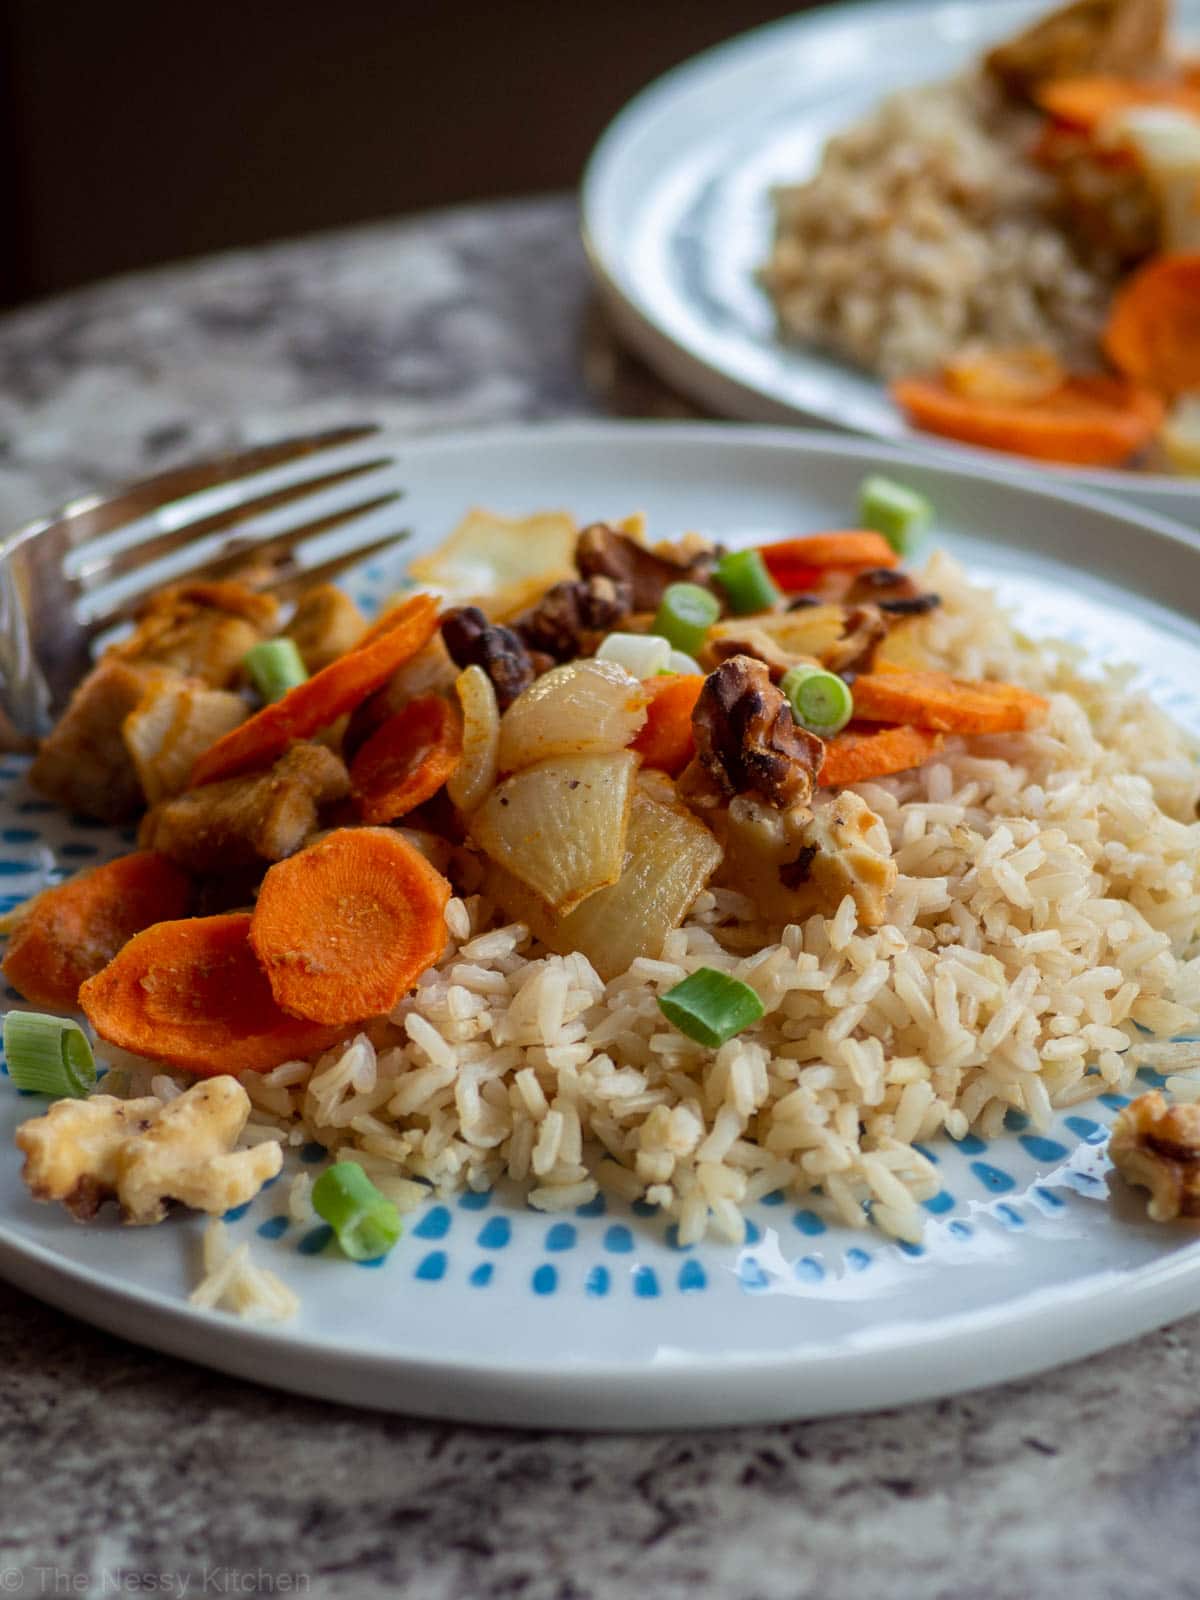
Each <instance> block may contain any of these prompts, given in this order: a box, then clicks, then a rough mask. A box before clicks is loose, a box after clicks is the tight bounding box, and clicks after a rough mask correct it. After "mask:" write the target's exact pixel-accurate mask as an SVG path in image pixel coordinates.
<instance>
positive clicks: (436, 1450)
mask: <svg viewBox="0 0 1200 1600" xmlns="http://www.w3.org/2000/svg"><path fill="white" fill-rule="evenodd" d="M614 411H617V412H621V413H631V414H643V415H645V414H658V415H662V414H682V413H684V412H685V411H686V407H684V406H683V404H682V403H681V402H679V401H677V400H676V399H674V398H673V397H672V396H670V395H668V394H666V393H665V392H664V391H662V390H661V389H659V388H658V386H657V385H656V384H655V383H654V382H653V381H652V380H651V379H649V378H648V376H647V375H646V374H645V373H644V372H643V371H641V369H639V368H638V367H637V366H636V365H635V364H634V363H632V362H630V361H628V360H626V359H625V358H624V357H622V356H620V355H619V354H618V353H617V352H616V351H615V350H614V348H613V345H612V343H611V341H610V340H609V338H608V336H607V333H606V331H605V329H604V326H603V322H602V320H601V319H600V318H599V316H598V314H597V313H596V312H595V310H594V309H593V308H592V306H591V304H590V301H589V294H588V285H587V277H586V270H585V265H584V261H583V255H582V251H581V249H580V246H579V244H578V239H577V234H576V228H575V212H574V206H573V203H572V202H571V201H569V200H566V199H554V200H545V201H537V202H524V203H519V204H513V205H509V206H490V207H486V208H477V209H468V210H462V211H456V212H448V213H445V214H441V215H437V216H430V217H424V218H418V219H416V220H414V221H410V222H404V223H398V224H392V225H386V226H380V227H374V228H371V229H366V230H361V231H357V232H353V233H344V234H336V235H330V236H325V237H318V238H315V239H311V240H306V241H301V242H298V243H294V244H285V245H280V246H276V247H273V248H271V249H265V250H255V251H253V252H247V253H240V254H234V255H229V256H224V257H221V258H218V259H213V260H207V261H201V262H198V263H196V264H194V265H188V266H184V267H179V268H174V269H171V270H169V271H165V272H161V273H157V274H153V275H147V276H141V277H138V278H130V279H125V280H120V281H117V282H114V283H110V284H103V285H100V286H97V287H95V288H92V289H88V290H85V291H82V292H79V293H76V294H73V295H70V296H67V297H65V298H62V299H59V300H55V301H52V302H49V303H47V304H45V305H41V306H36V307H33V308H31V309H28V310H24V311H21V312H19V313H17V314H15V315H13V316H11V317H9V318H8V319H7V320H6V321H3V322H0V525H4V526H13V525H15V524H18V523H20V522H21V521H23V520H25V519H26V518H28V517H31V516H33V515H36V514H38V513H40V512H42V511H44V510H45V509H46V508H47V507H49V506H50V505H52V504H54V503H56V502H58V501H60V500H62V499H64V498H66V497H68V496H69V495H71V494H74V493H78V492H79V491H81V490H84V489H88V488H95V487H102V486H104V485H107V484H112V483H114V482H117V481H120V480H121V479H123V478H128V477H130V476H133V475H136V474H138V473H144V472H146V471H148V470H154V469H155V468H158V467H161V466H164V465H169V464H170V463H171V462H173V461H176V460H180V459H184V458H186V457H189V456H197V455H201V454H203V453H206V452H209V451H212V450H215V449H217V448H220V447H223V446H226V445H229V444H233V443H237V442H240V441H242V440H245V439H247V438H265V437H270V436H271V435H272V434H275V433H278V431H279V430H280V427H281V425H286V426H287V427H288V429H289V430H291V429H293V428H295V427H301V428H303V427H307V426H310V425H318V424H329V423H333V422H342V421H345V420H346V419H347V416H348V414H351V413H353V414H361V415H363V416H367V417H374V418H378V419H379V420H380V421H382V422H384V423H386V424H388V425H392V426H400V427H403V428H408V429H414V430H429V429H435V428H444V427H448V426H464V425H476V424H477V425H486V424H488V423H498V422H505V421H513V420H522V419H524V420H530V421H532V420H537V419H543V418H561V417H570V416H586V415H596V414H605V413H612V412H614ZM1198 1498H1200V1318H1193V1319H1191V1320H1190V1321H1188V1322H1185V1323H1181V1324H1178V1325H1177V1326H1175V1327H1173V1328H1169V1329H1166V1330H1164V1331H1162V1332H1160V1333H1156V1334H1152V1335H1150V1336H1149V1337H1147V1338H1144V1339H1142V1340H1139V1341H1138V1342H1137V1343H1136V1344H1131V1345H1127V1346H1125V1347H1124V1348H1122V1349H1120V1350H1117V1351H1114V1352H1112V1353H1111V1354H1109V1355H1107V1356H1102V1357H1097V1358H1093V1359H1091V1360H1089V1361H1085V1362H1081V1363H1078V1364H1076V1365H1075V1366H1072V1367H1068V1368H1065V1369H1062V1370H1060V1371H1057V1372H1052V1373H1050V1374H1048V1375H1047V1376H1045V1377H1043V1378H1040V1379H1036V1380H1033V1381H1030V1382H1025V1383H1018V1384H1010V1385H1007V1386H1005V1387H1003V1388H999V1389H994V1390H988V1391H986V1392H983V1393H980V1394H975V1395H970V1396H967V1397H964V1398H960V1399H955V1400H947V1401H943V1402H940V1403H937V1404H929V1405H922V1406H914V1407H909V1408H906V1409H903V1410H899V1411H891V1412H885V1413H881V1414H878V1415H875V1416H871V1417H861V1418H847V1419H835V1420H828V1421H820V1422H813V1423H799V1424H793V1425H789V1426H783V1427H772V1428H755V1429H746V1430H740V1431H731V1432H723V1433H709V1434H696V1435H677V1436H667V1435H660V1436H653V1435H651V1436H640V1437H620V1436H612V1437H604V1436H601V1437H584V1436H575V1435H561V1434H559V1435H551V1434H520V1433H512V1432H502V1431H497V1430H483V1429H473V1428H466V1427H458V1426H454V1427H449V1426H440V1425H436V1424H432V1423H423V1422H421V1423H418V1422H409V1421H406V1420H403V1419H401V1418H396V1417H379V1416H372V1415H366V1414H359V1413H355V1412H352V1411H349V1410H345V1409H342V1408H339V1407H336V1406H332V1405H326V1404H318V1403H312V1402H306V1401H302V1400H297V1399H294V1398H291V1397H288V1396H286V1395H281V1394H274V1393H270V1392H267V1391H265V1390H261V1389H256V1388H254V1387H252V1386H250V1385H247V1384H244V1383H240V1382H236V1381H234V1380H232V1379H228V1378H223V1377H219V1376H216V1375H213V1374H210V1373H207V1372H204V1371H202V1370H200V1369H198V1368H196V1367H191V1366H188V1365H185V1364H183V1363H181V1362H178V1361H173V1360H168V1359H166V1358H164V1357H160V1356H157V1355H153V1354H151V1353H148V1352H146V1351H142V1350H138V1349H135V1348H133V1347H132V1346H129V1345H125V1344H122V1343H120V1342H119V1341H117V1340H114V1339H112V1338H109V1337H107V1336H105V1335H102V1334H99V1333H95V1332H93V1331H92V1330H91V1329H89V1328H87V1327H85V1326H83V1325H82V1324H80V1323H78V1322H75V1321H73V1320H71V1319H70V1318H68V1317H65V1316H62V1315H59V1314H58V1313H56V1312H53V1311H49V1310H46V1309H44V1308H43V1307H41V1306H40V1305H38V1304H36V1303H35V1302H34V1301H32V1300H30V1299H29V1298H27V1297H26V1296H24V1295H22V1294H19V1293H17V1292H16V1291H15V1290H12V1289H9V1288H7V1287H6V1286H2V1285H0V1600H2V1597H3V1595H5V1594H23V1595H26V1596H41V1595H47V1596H48V1595H67V1594H88V1595H101V1594H114V1595H115V1594H127V1593H146V1592H156V1593H167V1594H171V1595H184V1594H188V1595H203V1594H243V1595H244V1594H279V1593H299V1594H311V1595H315V1596H320V1597H324V1596H326V1595H329V1596H342V1595H348V1596H355V1597H359V1596H361V1597H372V1596H375V1595H379V1596H384V1595H411V1596H414V1597H417V1600H489V1597H492V1596H495V1597H501V1596H505V1597H512V1600H609V1597H612V1600H617V1597H621V1600H623V1597H624V1596H626V1595H628V1594H629V1593H630V1592H631V1591H637V1592H640V1593H643V1594H646V1595H649V1596H653V1597H655V1600H660V1597H661V1600H676V1597H681V1600H682V1597H684V1596H690V1595H695V1594H703V1595H714V1596H731V1597H737V1600H799V1597H802V1596H820V1597H821V1600H875V1597H876V1596H883V1595H887V1596H888V1597H889V1600H910V1597H911V1600H1032V1597H1041V1596H1048V1597H1049V1596H1053V1597H1056V1600H1076V1597H1079V1600H1083V1597H1085V1596H1086V1597H1089V1600H1108V1597H1110V1596H1111V1597H1114V1600H1115V1597H1117V1596H1120V1597H1122V1600H1151V1597H1153V1600H1184V1597H1188V1596H1195V1597H1200V1532H1198V1531H1197V1530H1198V1526H1200V1525H1198V1523H1197V1514H1196V1506H1197V1501H1198Z"/></svg>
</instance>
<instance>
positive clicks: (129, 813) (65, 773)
mask: <svg viewBox="0 0 1200 1600" xmlns="http://www.w3.org/2000/svg"><path fill="white" fill-rule="evenodd" d="M162 676H163V675H161V674H155V673H152V672H148V671H140V670H139V669H138V668H136V667H133V666H130V665H128V664H127V663H126V662H124V661H119V660H116V659H115V658H114V657H113V656H111V655H106V656H105V657H104V659H103V660H102V661H101V662H100V663H99V665H98V666H95V667H93V668H92V670H91V672H89V673H88V675H87V677H86V678H85V679H84V680H83V682H82V683H81V684H80V685H79V687H78V688H77V689H76V691H75V693H74V694H73V695H72V696H71V701H70V704H69V705H68V706H67V709H66V710H65V711H64V712H63V714H62V716H61V717H60V718H59V719H58V722H57V723H56V724H55V726H54V729H53V731H52V732H51V733H49V734H48V735H47V736H46V738H45V739H44V740H43V741H42V745H41V748H40V749H39V750H38V753H37V756H36V757H35V758H34V762H33V765H32V766H31V767H30V769H29V781H30V783H31V784H32V785H33V787H34V788H35V789H37V790H38V792H39V793H40V794H44V795H45V796H46V798H47V799H48V800H55V801H57V802H58V804H59V805H61V806H66V807H67V809H68V810H70V811H77V812H79V813H81V815H83V816H85V817H99V818H100V819H101V821H103V822H126V821H128V819H129V818H130V817H135V816H136V815H137V814H138V812H139V811H140V810H141V809H142V786H141V784H140V783H139V782H138V774H137V769H136V767H135V766H134V763H133V759H132V757H131V756H130V754H129V751H128V750H127V749H126V747H125V741H124V739H123V738H122V737H121V728H122V725H123V724H124V722H125V719H126V717H128V716H129V715H130V714H131V713H132V712H134V711H136V709H137V707H138V705H139V704H140V703H141V700H142V697H143V695H145V693H146V692H147V690H148V689H149V688H150V687H151V686H152V685H153V684H154V683H155V682H156V681H161V678H162Z"/></svg>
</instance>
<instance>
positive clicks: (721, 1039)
mask: <svg viewBox="0 0 1200 1600" xmlns="http://www.w3.org/2000/svg"><path fill="white" fill-rule="evenodd" d="M658 1009H659V1010H660V1011H661V1012H662V1014H663V1016H664V1017H666V1019H667V1021H668V1022H669V1023H670V1024H671V1026H672V1027H673V1028H678V1029H679V1031H680V1033H683V1034H686V1035H687V1037H688V1038H689V1039H694V1040H695V1041H696V1043H697V1044H704V1045H707V1046H708V1048H709V1049H710V1050H715V1049H716V1048H717V1046H718V1045H722V1044H724V1043H725V1041H726V1039H732V1038H733V1036H734V1034H735V1033H741V1031H742V1029H743V1028H748V1027H749V1026H750V1024H751V1023H752V1022H757V1021H758V1020H759V1018H760V1017H761V1016H762V1015H763V1003H762V1001H761V1000H760V999H759V998H758V996H757V995H756V994H755V992H754V990H753V989H752V988H751V987H750V985H749V984H748V983H743V982H742V981H741V979H740V978H730V977H727V976H726V975H725V973H723V972H717V971H715V970H714V969H713V968H712V967H697V968H696V970H695V972H693V973H692V975H691V977H690V978H685V979H684V980H683V982H682V983H677V984H676V985H675V987H674V988H673V989H668V990H667V992H666V994H663V995H659V997H658Z"/></svg>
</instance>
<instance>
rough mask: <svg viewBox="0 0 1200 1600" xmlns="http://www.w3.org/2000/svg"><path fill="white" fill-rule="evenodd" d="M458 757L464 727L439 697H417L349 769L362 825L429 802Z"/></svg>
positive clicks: (400, 814)
mask: <svg viewBox="0 0 1200 1600" xmlns="http://www.w3.org/2000/svg"><path fill="white" fill-rule="evenodd" d="M461 759H462V724H461V722H460V721H459V718H458V714H457V712H456V711H455V710H454V707H453V706H452V705H451V704H450V702H449V701H448V700H443V699H442V697H441V695H440V694H423V695H418V696H417V698H416V699H415V700H410V701H409V702H408V704H407V705H406V706H405V707H404V708H403V709H402V710H400V711H397V712H396V714H395V716H392V717H389V718H388V719H387V721H386V722H384V723H382V724H381V726H380V727H378V728H377V729H376V730H375V732H374V733H373V734H372V735H371V737H370V738H369V739H368V740H367V742H366V744H364V745H363V747H362V749H361V750H360V751H359V752H358V754H357V755H356V756H355V758H354V760H353V762H352V763H351V766H350V789H351V793H352V794H353V796H354V800H355V803H356V804H357V806H358V811H359V815H360V816H361V817H362V819H363V821H364V822H394V821H395V820H396V818H397V817H403V816H407V814H408V813H409V812H410V811H412V810H413V809H414V808H415V807H417V806H419V805H421V804H423V802H424V801H426V800H430V799H432V798H433V796H434V795H435V794H436V793H437V792H438V790H439V789H440V788H441V787H442V785H443V784H444V783H445V781H446V779H447V778H449V777H450V775H451V774H452V773H453V772H454V770H455V768H456V767H457V766H458V763H459V761H460V760H461Z"/></svg>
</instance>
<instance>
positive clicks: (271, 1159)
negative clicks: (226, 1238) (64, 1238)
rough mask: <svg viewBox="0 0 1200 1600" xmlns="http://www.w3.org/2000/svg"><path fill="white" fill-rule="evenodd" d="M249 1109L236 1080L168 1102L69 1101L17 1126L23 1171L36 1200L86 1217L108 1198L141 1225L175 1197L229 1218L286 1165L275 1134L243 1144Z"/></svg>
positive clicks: (98, 1097) (209, 1083)
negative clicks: (58, 1203)
mask: <svg viewBox="0 0 1200 1600" xmlns="http://www.w3.org/2000/svg"><path fill="white" fill-rule="evenodd" d="M249 1116H250V1097H249V1096H248V1095H247V1093H246V1091H245V1090H244V1089H243V1088H242V1086H241V1084H240V1083H239V1082H238V1081H237V1079H236V1078H231V1077H220V1078H206V1079H204V1080H203V1081H202V1082H200V1083H197V1084H193V1086H192V1087H191V1088H190V1089H187V1090H185V1092H184V1093H183V1094H181V1095H179V1096H178V1097H177V1098H176V1099H174V1100H168V1101H165V1102H164V1101H162V1100H159V1099H157V1098H155V1097H154V1096H153V1095H149V1096H147V1097H146V1098H144V1099H141V1100H118V1099H116V1098H115V1097H114V1096H113V1095H108V1094H95V1095H92V1096H91V1097H90V1099H87V1100H59V1101H58V1102H57V1103H56V1104H55V1105H52V1106H51V1107H50V1110H49V1111H48V1112H47V1113H46V1115H45V1116H44V1117H33V1118H32V1119H31V1120H30V1121H28V1122H23V1123H22V1124H21V1126H20V1127H19V1128H18V1129H17V1132H16V1142H17V1147H18V1148H19V1149H20V1150H22V1151H23V1152H24V1155H25V1165H24V1168H23V1169H22V1173H21V1176H22V1177H23V1178H24V1180H25V1182H26V1184H27V1185H28V1187H29V1190H30V1193H31V1194H32V1195H33V1196H34V1198H35V1199H37V1200H47V1201H52V1200H59V1201H61V1202H62V1204H63V1205H64V1206H66V1208H67V1210H68V1211H70V1212H71V1214H72V1215H73V1216H75V1217H76V1218H78V1220H79V1221H80V1222H87V1221H89V1220H90V1219H91V1218H92V1217H94V1216H95V1215H96V1212H97V1211H98V1210H99V1209H100V1206H101V1205H102V1204H103V1203H104V1201H105V1200H116V1201H117V1202H118V1203H119V1204H120V1207H121V1215H122V1220H123V1221H125V1222H129V1223H134V1224H139V1225H141V1224H146V1223H152V1222H161V1221H162V1219H163V1218H164V1217H165V1216H166V1214H167V1203H168V1201H171V1200H177V1201H179V1202H180V1203H181V1204H182V1205H185V1206H191V1207H192V1209H193V1210H195V1211H207V1212H209V1213H210V1214H212V1215H214V1216H220V1215H221V1214H222V1213H223V1212H225V1211H228V1210H230V1209H231V1208H232V1207H234V1206H240V1205H245V1203H246V1202H247V1201H248V1200H252V1199H253V1198H254V1196H255V1195H256V1194H257V1193H258V1191H259V1190H260V1189H261V1188H262V1186H263V1184H264V1183H267V1182H269V1180H270V1179H271V1178H274V1177H276V1176H277V1175H278V1173H279V1170H280V1168H281V1167H282V1165H283V1152H282V1150H281V1149H280V1147H279V1145H278V1144H276V1143H275V1141H274V1140H271V1141H269V1142H267V1143H264V1144H259V1145H255V1146H254V1147H253V1148H252V1149H250V1150H236V1149H235V1148H234V1146H235V1145H236V1144H237V1141H238V1139H239V1138H240V1137H241V1134H242V1130H243V1129H244V1128H245V1126H246V1123H247V1121H248V1119H249Z"/></svg>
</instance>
